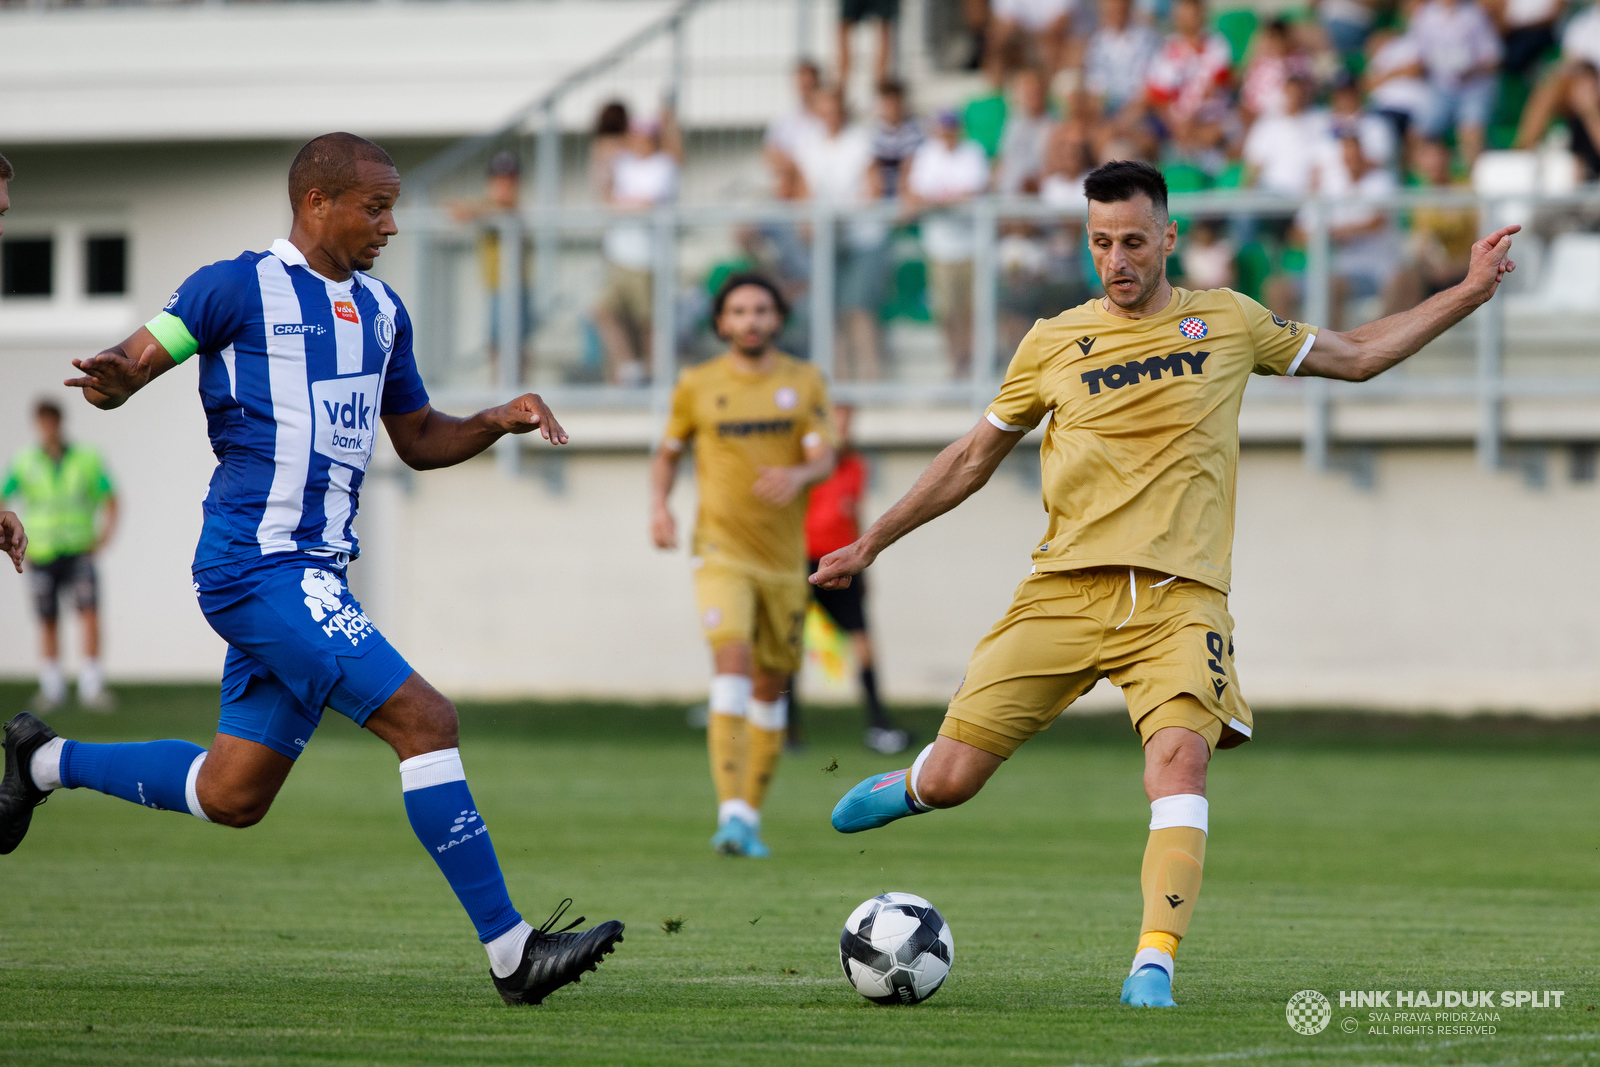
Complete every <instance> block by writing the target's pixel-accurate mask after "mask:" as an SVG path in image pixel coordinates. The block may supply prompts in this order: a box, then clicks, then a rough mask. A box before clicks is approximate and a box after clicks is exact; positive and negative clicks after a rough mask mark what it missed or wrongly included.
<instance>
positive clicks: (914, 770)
mask: <svg viewBox="0 0 1600 1067" xmlns="http://www.w3.org/2000/svg"><path fill="white" fill-rule="evenodd" d="M932 752H933V746H932V745H929V746H928V747H927V748H925V749H923V750H922V751H921V752H919V753H917V758H916V760H915V761H914V762H913V763H912V764H911V770H910V771H908V772H907V773H906V794H907V795H908V796H909V797H910V798H911V799H912V800H913V801H915V802H916V804H917V807H918V808H919V809H921V810H922V811H927V810H928V805H926V804H924V803H923V802H922V797H921V794H919V793H918V792H917V779H918V778H919V777H921V775H922V765H923V764H924V763H927V762H928V756H929V755H930V754H931V753H932Z"/></svg>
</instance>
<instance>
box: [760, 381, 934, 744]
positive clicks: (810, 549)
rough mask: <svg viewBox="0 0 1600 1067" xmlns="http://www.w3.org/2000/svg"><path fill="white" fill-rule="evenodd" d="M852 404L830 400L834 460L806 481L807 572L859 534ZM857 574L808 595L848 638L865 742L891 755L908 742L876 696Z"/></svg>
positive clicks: (861, 475) (859, 473)
mask: <svg viewBox="0 0 1600 1067" xmlns="http://www.w3.org/2000/svg"><path fill="white" fill-rule="evenodd" d="M854 414H855V409H854V408H853V407H851V406H850V405H849V404H835V405H834V406H833V426H834V431H835V433H837V435H838V439H839V463H838V465H837V466H835V467H834V468H833V473H832V474H830V475H829V476H828V477H827V479H826V480H825V481H821V482H818V483H817V484H816V485H814V486H812V487H811V500H810V502H809V503H808V504H807V505H806V554H807V555H808V556H809V557H810V559H811V573H813V574H815V573H816V571H817V561H818V560H820V559H822V557H823V556H826V555H827V554H828V553H829V552H833V551H835V550H837V549H841V548H843V547H844V546H845V545H848V544H850V543H851V542H853V541H855V540H856V539H857V538H859V537H860V536H861V498H862V497H863V496H865V495H866V492H867V464H866V461H865V460H863V459H862V457H861V453H860V452H857V451H856V450H855V447H854V445H853V444H852V442H851V439H850V423H851V420H852V416H853V415H854ZM864 577H865V575H860V574H858V575H856V577H855V578H854V579H853V580H852V581H851V582H850V584H849V586H847V587H846V588H844V589H824V588H822V587H821V586H819V585H814V586H812V587H811V596H812V599H814V600H815V601H816V603H817V606H818V607H819V608H821V609H822V611H823V613H824V614H826V615H827V616H828V618H830V619H832V620H833V624H834V625H835V626H837V627H838V628H839V629H840V630H842V631H843V632H844V633H845V634H846V635H847V636H849V638H850V648H851V651H852V652H853V653H854V654H855V660H856V671H857V673H856V677H857V679H858V680H859V681H860V683H861V696H862V701H863V703H864V704H865V705H866V709H865V710H866V713H867V732H866V736H865V738H864V740H865V743H866V746H867V747H868V748H870V749H872V751H874V752H878V753H881V754H883V755H885V756H892V755H894V754H895V753H896V752H904V751H905V750H906V749H907V748H909V747H910V745H911V735H910V734H908V733H907V732H906V731H904V730H902V729H900V727H898V726H896V725H895V722H894V720H893V719H891V718H890V717H889V713H888V712H886V711H884V710H883V703H882V702H881V701H880V700H879V699H878V675H877V671H876V668H875V667H874V663H875V662H876V658H875V655H874V652H873V648H872V635H871V634H870V633H869V632H868V630H867V613H866V598H867V587H866V583H864V582H863V581H862V580H861V579H862V578H864ZM798 690H799V685H798V679H796V681H795V682H794V683H791V685H790V691H789V743H790V745H791V746H797V745H799V744H800V743H802V742H801V738H800V736H799V733H798V729H797V728H798V726H799V715H798V714H797V713H796V710H797V705H798V703H799V701H798Z"/></svg>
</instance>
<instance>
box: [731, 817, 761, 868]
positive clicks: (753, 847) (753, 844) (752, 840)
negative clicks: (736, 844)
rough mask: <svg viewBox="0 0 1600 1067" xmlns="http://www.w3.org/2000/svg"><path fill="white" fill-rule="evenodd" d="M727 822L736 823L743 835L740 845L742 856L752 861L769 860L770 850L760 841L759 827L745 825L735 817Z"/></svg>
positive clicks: (745, 823)
mask: <svg viewBox="0 0 1600 1067" xmlns="http://www.w3.org/2000/svg"><path fill="white" fill-rule="evenodd" d="M728 821H729V822H731V823H736V824H737V825H738V826H739V828H740V833H741V834H743V837H742V839H741V841H740V844H741V845H742V846H743V849H744V853H743V854H744V855H746V856H748V857H750V858H751V859H753V860H764V859H769V858H770V857H771V856H772V849H770V848H768V847H767V843H766V842H765V841H763V840H761V827H759V826H756V825H755V824H753V823H747V822H745V821H744V820H743V819H740V818H737V817H736V818H733V819H729V820H728Z"/></svg>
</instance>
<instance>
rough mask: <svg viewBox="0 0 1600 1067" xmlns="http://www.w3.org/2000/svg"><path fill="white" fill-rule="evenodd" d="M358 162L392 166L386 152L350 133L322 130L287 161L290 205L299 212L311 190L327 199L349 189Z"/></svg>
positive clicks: (355, 174)
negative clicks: (315, 190)
mask: <svg viewBox="0 0 1600 1067" xmlns="http://www.w3.org/2000/svg"><path fill="white" fill-rule="evenodd" d="M361 163H381V164H383V165H384V166H386V167H392V166H394V160H392V159H390V158H389V153H387V152H385V151H384V150H383V149H382V148H380V147H378V146H377V145H375V144H373V143H372V142H371V141H369V140H367V139H366V138H365V137H357V136H356V135H355V134H353V133H325V134H323V135H322V136H321V137H316V138H313V139H312V140H310V141H307V142H306V144H305V147H304V148H302V149H300V151H299V152H297V153H295V157H294V162H293V163H291V164H289V205H290V208H291V209H292V210H294V211H296V212H298V211H299V210H300V205H301V204H302V203H304V202H305V198H306V194H307V193H309V192H310V191H311V190H313V189H321V190H322V194H323V195H324V196H326V197H328V198H329V199H334V198H337V197H338V196H340V195H341V194H343V193H347V192H349V191H350V190H351V189H353V188H355V185H356V182H357V181H358V180H359V179H358V177H357V175H358V173H359V169H358V166H357V165H358V164H361Z"/></svg>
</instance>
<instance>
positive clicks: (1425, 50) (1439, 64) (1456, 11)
mask: <svg viewBox="0 0 1600 1067" xmlns="http://www.w3.org/2000/svg"><path fill="white" fill-rule="evenodd" d="M1407 35H1408V36H1409V37H1411V38H1412V39H1414V40H1415V41H1416V42H1417V47H1418V48H1419V49H1421V51H1422V63H1423V66H1425V67H1426V68H1427V71H1428V80H1429V81H1430V82H1432V83H1433V85H1434V87H1435V88H1438V89H1443V90H1446V91H1448V90H1451V89H1454V88H1455V87H1456V86H1458V85H1460V84H1461V81H1462V79H1463V77H1464V76H1465V75H1466V73H1467V72H1468V71H1470V70H1471V69H1472V68H1474V67H1479V66H1483V65H1484V64H1495V63H1498V62H1500V50H1501V49H1500V36H1499V34H1497V33H1495V32H1494V24H1493V23H1491V22H1490V21H1489V16H1488V15H1486V14H1484V12H1483V8H1481V7H1479V6H1478V5H1477V4H1476V3H1473V2H1472V0H1457V2H1456V3H1454V4H1452V5H1450V6H1448V7H1447V6H1446V5H1445V4H1444V3H1443V2H1442V0H1429V2H1428V3H1426V4H1423V5H1422V6H1421V7H1420V8H1418V9H1417V13H1416V14H1415V15H1414V16H1412V19H1411V29H1410V31H1409V32H1408V34H1407Z"/></svg>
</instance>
